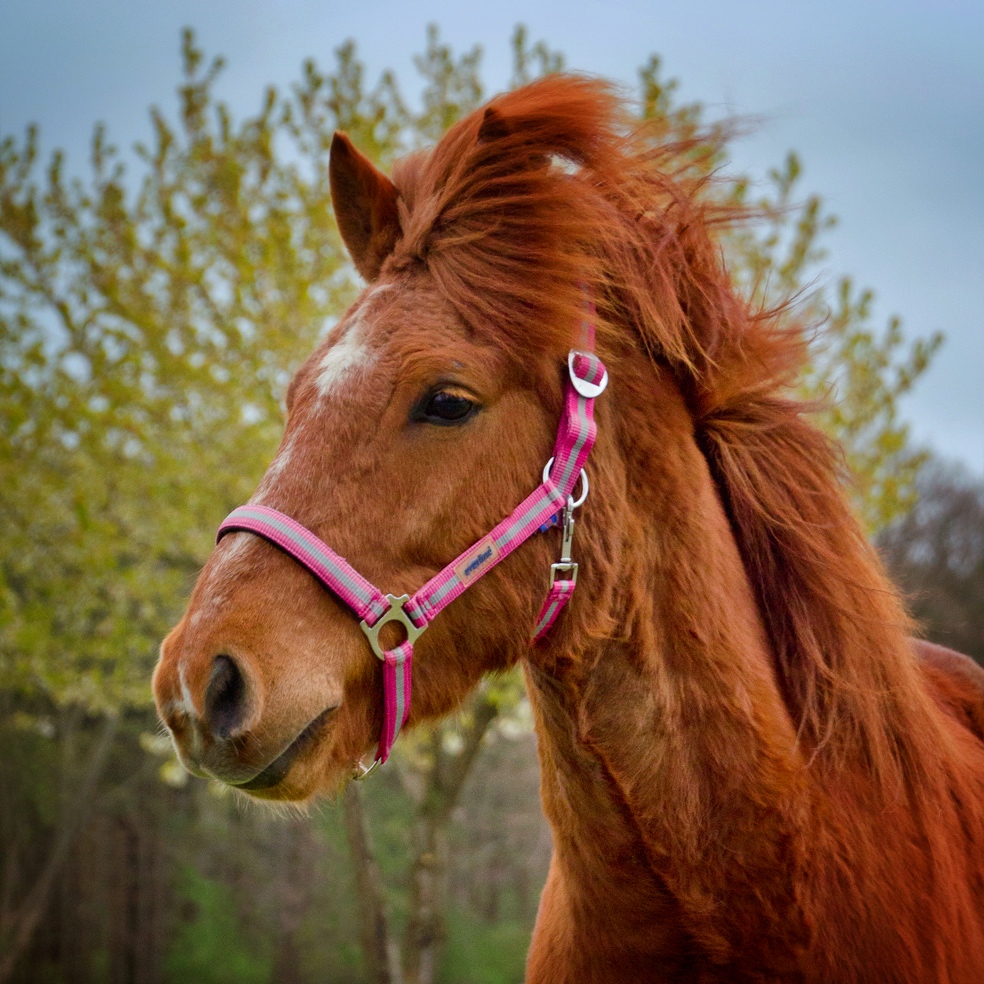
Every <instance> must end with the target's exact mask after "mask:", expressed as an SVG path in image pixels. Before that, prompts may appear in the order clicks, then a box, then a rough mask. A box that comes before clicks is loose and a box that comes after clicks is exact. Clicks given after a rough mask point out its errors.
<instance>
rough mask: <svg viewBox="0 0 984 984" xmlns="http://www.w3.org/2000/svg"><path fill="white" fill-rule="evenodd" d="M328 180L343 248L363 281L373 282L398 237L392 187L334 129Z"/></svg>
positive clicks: (389, 182)
mask: <svg viewBox="0 0 984 984" xmlns="http://www.w3.org/2000/svg"><path fill="white" fill-rule="evenodd" d="M328 181H329V184H330V186H331V202H332V205H333V206H334V208H335V220H336V221H337V222H338V231H339V232H340V233H341V234H342V241H343V242H344V243H345V248H346V249H347V250H348V251H349V256H351V257H352V262H353V263H354V264H355V268H356V270H358V271H359V273H361V274H362V276H363V277H364V278H365V279H366V280H368V281H372V280H375V279H376V277H378V276H379V269H380V267H381V266H382V265H383V261H384V260H385V259H386V257H387V256H389V255H390V253H392V252H393V247H394V246H395V245H396V240H397V239H398V238H399V236H400V217H399V213H398V211H397V206H396V199H397V193H396V186H395V185H394V184H393V182H392V181H390V179H389V178H387V177H386V175H385V174H383V172H382V171H380V170H379V169H378V168H376V167H375V166H374V165H373V163H372V161H370V160H369V158H368V157H366V156H365V155H364V154H360V153H359V151H358V150H356V149H355V146H354V145H353V144H352V141H351V140H349V138H348V137H347V136H345V134H344V133H341V132H339V131H337V130H336V131H335V136H334V137H333V138H332V141H331V157H330V160H329V164H328Z"/></svg>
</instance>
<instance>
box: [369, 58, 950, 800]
mask: <svg viewBox="0 0 984 984" xmlns="http://www.w3.org/2000/svg"><path fill="white" fill-rule="evenodd" d="M719 149H720V143H719V141H717V142H716V141H715V139H714V138H713V135H712V136H709V135H708V134H701V133H697V134H694V135H693V137H692V138H689V139H686V140H673V139H671V135H670V133H669V130H668V128H667V127H666V125H665V124H663V125H661V124H660V123H659V122H655V123H653V124H649V125H644V124H641V123H640V121H639V120H638V118H634V117H632V116H631V115H630V114H629V111H628V110H627V108H626V104H625V102H624V100H623V99H621V98H620V96H619V94H618V93H617V91H616V90H615V89H613V88H612V87H611V86H610V85H608V84H606V83H604V82H602V81H599V80H596V79H592V78H586V77H582V76H576V75H554V76H549V77H546V78H544V79H541V80H539V81H537V82H535V83H533V84H531V85H528V86H526V87H524V88H523V89H520V90H517V91H515V92H512V93H509V94H507V95H503V96H500V97H498V98H496V99H495V100H493V101H492V103H491V104H490V106H489V108H487V109H485V110H484V111H478V112H476V113H473V114H472V115H470V116H468V117H466V118H464V119H462V120H461V121H460V122H459V123H457V124H456V125H455V126H454V127H453V128H452V129H451V130H450V131H449V133H448V134H447V135H446V136H445V137H444V138H443V139H442V140H441V142H440V143H439V144H438V145H437V146H436V148H434V149H433V150H432V151H429V152H418V153H415V154H412V155H410V156H409V157H407V158H405V159H404V160H402V161H401V162H399V163H398V164H397V166H396V168H395V171H394V176H393V179H394V183H395V184H396V186H397V189H398V191H399V195H400V199H399V209H400V223H401V238H400V240H399V241H398V243H397V246H396V249H395V252H394V253H393V255H392V256H391V257H390V259H389V260H388V261H387V263H388V265H389V268H390V269H392V270H407V271H412V270H413V269H414V268H415V267H417V266H420V265H425V266H426V268H427V270H428V271H429V273H430V274H431V275H432V276H433V277H434V278H435V280H436V282H437V284H438V285H439V287H440V289H441V290H442V292H443V294H444V296H445V297H446V298H447V299H448V300H449V301H450V302H451V303H452V304H453V305H454V306H455V307H456V309H457V311H458V313H459V315H460V317H461V318H462V319H463V321H464V322H465V324H466V325H468V326H469V327H470V329H471V330H472V331H474V332H476V333H478V334H485V335H489V336H490V337H492V336H493V335H494V337H495V339H496V340H497V343H498V344H504V345H506V346H508V347H510V348H511V349H512V350H513V351H514V352H516V353H518V354H522V352H523V351H524V349H526V348H527V347H530V348H535V349H536V350H537V351H540V352H542V351H543V350H544V349H546V350H547V351H554V350H556V352H557V353H558V355H562V354H563V353H566V351H567V349H568V347H569V346H570V345H571V344H572V340H573V339H574V338H575V337H576V335H575V332H576V329H577V326H578V325H579V323H580V320H581V318H582V315H583V308H582V304H583V298H582V293H581V291H580V290H578V289H577V287H578V285H585V286H587V287H588V289H590V291H591V292H592V294H593V296H594V297H595V298H596V299H597V301H598V310H599V316H600V317H599V325H598V331H599V347H600V348H601V349H602V351H612V352H620V351H625V349H626V348H627V346H629V345H630V344H633V345H635V344H641V346H642V347H643V349H644V350H645V351H646V352H647V353H648V355H649V357H650V358H651V359H652V360H653V362H654V363H655V364H657V365H658V366H660V367H665V368H668V369H669V371H671V372H672V373H673V375H674V377H675V379H676V381H677V384H678V386H679V387H680V389H681V391H682V393H683V395H684V397H685V399H686V400H687V403H688V406H689V408H690V411H691V414H692V416H693V420H694V425H695V433H696V436H697V440H698V443H699V446H700V448H701V450H702V451H703V454H704V456H705V457H706V460H707V462H708V464H709V467H710V470H711V474H712V476H713V479H714V481H715V482H716V484H717V487H718V491H719V494H720V496H721V499H722V501H723V503H724V506H725V509H726V511H727V513H728V515H729V518H730V522H731V525H732V529H733V533H734V536H735V538H736V541H737V544H738V548H739V550H740V553H741V556H742V558H743V561H744V564H745V568H746V571H747V574H748V577H749V580H750V582H751V584H752V586H753V589H754V591H755V593H756V595H757V601H758V604H759V608H760V612H761V617H762V619H763V622H764V625H765V629H766V633H767V636H768V639H769V641H770V643H771V647H772V651H773V658H774V660H775V666H776V672H777V677H778V680H779V684H780V687H781V689H782V691H783V695H784V699H785V700H786V702H787V706H788V707H789V710H790V714H791V715H792V718H793V721H794V722H795V723H796V724H797V726H798V728H799V733H800V740H801V741H802V742H804V743H806V745H807V746H808V747H809V748H810V749H811V751H812V754H813V755H814V756H815V758H816V759H818V760H819V761H821V762H828V763H831V764H834V765H837V764H847V763H859V764H861V765H862V766H863V767H864V768H865V769H866V770H867V771H870V773H871V774H873V775H874V776H875V777H876V778H878V779H880V780H882V781H883V782H884V783H885V786H884V787H883V788H886V789H887V788H888V787H889V786H891V787H892V788H893V789H894V790H895V791H898V788H899V785H900V784H902V785H904V786H905V787H907V788H908V789H909V790H912V789H913V788H920V787H925V786H928V787H933V791H931V790H930V789H928V788H927V789H926V793H927V795H931V796H935V795H938V794H939V792H940V790H941V786H940V784H939V782H933V781H932V780H930V781H929V782H928V783H927V782H926V778H927V776H926V770H927V769H928V770H930V771H933V766H931V765H930V763H931V762H934V761H937V762H938V761H940V759H939V751H938V748H939V747H943V746H945V745H946V743H947V738H946V735H945V733H944V730H943V727H942V725H941V724H940V723H939V719H938V716H937V715H936V714H935V713H934V711H933V710H932V707H931V703H930V700H931V699H930V697H929V696H928V695H927V694H926V692H925V689H924V687H923V686H922V684H921V680H920V674H919V669H918V667H917V665H916V662H915V659H914V656H913V655H912V652H911V650H910V646H909V642H908V640H907V632H908V630H909V626H910V623H909V620H908V617H907V616H906V614H905V611H904V609H903V607H902V605H901V603H900V602H899V600H898V595H897V593H896V592H895V590H894V589H893V587H892V586H891V584H890V583H889V581H888V579H887V577H886V575H885V573H884V571H883V569H882V567H881V564H880V562H879V561H878V558H877V556H876V555H875V553H874V551H873V550H872V548H871V547H870V545H869V544H868V542H867V540H866V537H865V535H864V533H863V532H862V530H861V528H860V526H859V524H858V521H857V520H856V518H855V517H854V515H853V514H852V512H851V509H850V507H849V505H848V503H847V500H846V497H845V495H844V493H843V491H842V483H841V478H842V477H843V476H842V475H841V456H840V454H839V452H838V450H837V449H836V447H835V446H833V445H832V444H831V442H830V441H828V439H827V438H826V437H824V435H823V434H822V433H821V432H820V431H819V430H818V429H817V428H816V427H815V425H814V424H813V423H812V422H811V421H810V420H809V418H808V411H809V407H807V406H805V405H804V404H802V403H801V402H799V401H797V400H796V399H795V398H794V397H793V395H792V394H791V392H790V386H791V384H792V382H793V381H794V379H795V376H796V373H797V372H798V370H799V368H800V366H801V365H802V363H803V360H804V358H805V357H806V355H807V345H806V342H805V341H804V339H805V334H806V333H805V332H804V330H803V327H802V326H801V325H797V324H796V323H795V319H794V318H793V317H792V316H791V315H790V314H789V312H788V310H786V309H779V310H771V311H769V310H758V309H756V308H755V307H754V306H753V305H752V304H751V302H750V301H749V300H747V299H746V298H745V297H743V296H742V295H741V294H740V292H739V291H738V290H737V289H736V287H735V285H734V284H733V282H732V280H731V277H730V276H729V274H728V271H727V269H726V267H725V263H724V260H723V258H722V252H721V246H720V242H719V238H718V236H717V234H718V231H719V230H721V229H722V228H725V227H727V226H729V225H733V224H734V223H736V222H744V221H747V220H748V219H749V218H751V217H752V215H751V210H750V209H748V208H747V207H746V206H743V205H741V204H735V203H734V202H733V201H728V200H727V199H726V196H725V195H723V194H721V193H719V191H718V190H717V185H716V184H715V182H714V180H713V179H712V178H709V177H708V174H709V171H710V167H709V166H708V164H709V163H710V162H711V161H712V160H713V159H714V158H713V155H715V154H716V153H717V152H718V151H719ZM385 269H386V268H385V267H384V270H385ZM632 338H634V339H636V340H637V342H631V339H632ZM934 746H935V747H937V751H936V752H935V753H934V752H933V751H932V749H933V747H934ZM936 777H937V779H938V780H940V781H942V776H941V774H940V773H938V772H937V774H936Z"/></svg>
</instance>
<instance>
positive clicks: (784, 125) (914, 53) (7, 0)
mask: <svg viewBox="0 0 984 984" xmlns="http://www.w3.org/2000/svg"><path fill="white" fill-rule="evenodd" d="M432 22H433V23H436V24H437V25H438V26H439V28H440V31H441V36H442V39H443V40H445V41H446V42H448V43H450V44H451V46H452V47H453V48H454V50H455V51H456V52H458V53H461V52H463V51H465V50H467V49H470V48H471V47H472V46H473V45H475V44H476V43H478V44H480V45H481V46H482V49H483V61H482V65H483V75H484V78H485V80H486V86H487V91H488V92H489V94H491V93H493V92H495V91H497V90H499V89H502V88H503V87H504V86H505V85H506V82H507V80H508V78H509V75H510V71H511V53H510V46H509V39H510V37H511V35H512V32H513V29H514V27H515V25H516V24H518V23H523V24H526V25H527V27H528V28H529V31H530V35H531V38H532V39H533V40H539V39H542V40H545V41H546V42H547V43H548V44H549V46H550V47H551V48H553V49H556V50H560V51H562V52H563V53H564V55H565V57H566V64H567V67H569V68H572V69H577V70H581V71H586V72H590V73H594V74H599V75H603V76H606V77H608V78H612V79H615V80H619V81H621V82H623V83H625V84H627V85H629V86H633V85H635V83H636V82H637V72H638V68H639V67H640V66H641V65H642V64H644V63H645V62H646V61H647V59H648V57H649V55H650V54H652V53H658V54H659V55H660V56H661V58H662V60H663V65H664V70H665V73H666V74H667V75H669V76H673V77H676V78H678V79H679V81H680V89H679V95H680V98H681V99H683V100H685V101H692V100H699V101H701V102H703V103H704V104H705V105H706V106H707V108H708V112H709V114H710V115H712V116H723V115H726V114H734V113H737V114H742V115H747V116H752V117H755V118H756V119H758V120H759V121H760V122H759V125H758V127H757V128H756V130H755V132H754V133H752V134H751V135H750V136H748V137H745V138H744V139H743V140H742V141H741V142H740V143H739V144H737V145H736V146H735V147H734V157H733V165H732V166H733V168H734V170H736V171H743V172H748V173H750V174H752V175H753V176H757V177H759V178H763V179H764V176H765V175H766V174H767V172H768V170H769V168H771V167H774V166H776V165H778V164H780V163H781V162H782V161H783V159H784V158H785V155H786V153H787V151H789V150H791V149H793V150H796V152H797V153H798V154H799V155H800V157H801V160H802V162H803V164H804V168H805V173H804V178H803V181H802V190H803V193H804V194H807V193H811V192H817V193H819V194H820V195H822V196H823V198H824V200H825V202H826V203H827V206H828V208H829V209H830V210H831V211H833V212H834V213H836V214H837V215H838V216H839V218H840V223H839V225H838V227H837V228H836V229H834V230H833V231H832V232H831V233H829V234H828V236H827V240H826V245H827V248H828V251H829V256H828V258H827V260H826V261H825V263H824V266H823V269H822V271H821V272H820V276H821V278H822V279H823V280H825V281H829V282H833V281H834V280H836V279H837V278H838V277H839V276H840V275H841V274H844V273H848V274H850V275H851V276H852V277H853V278H854V279H855V281H856V282H857V283H859V284H860V285H864V286H869V287H871V288H872V289H873V290H874V291H875V294H876V303H875V316H876V318H875V323H876V324H877V325H879V326H881V325H883V324H884V323H885V322H886V321H887V319H888V317H889V316H890V315H893V314H898V315H900V316H901V317H902V319H903V323H904V326H905V329H906V332H907V333H908V334H909V335H910V336H911V337H916V336H925V335H928V334H930V333H931V332H933V331H936V330H941V331H943V332H944V333H945V335H946V343H945V345H944V347H943V349H942V350H941V351H940V353H939V354H938V355H937V357H936V359H935V360H934V363H933V365H932V366H931V368H930V370H929V371H928V373H927V374H926V376H925V377H924V378H923V379H922V380H921V381H920V382H919V384H918V386H917V389H916V390H915V392H914V393H913V394H911V396H909V397H908V398H907V399H906V401H905V402H904V404H903V406H902V414H903V416H904V417H905V418H906V419H908V420H909V421H910V422H911V423H912V430H913V434H914V437H915V439H916V440H917V441H918V442H919V443H923V444H926V445H930V446H932V447H933V448H935V449H936V450H938V451H939V452H941V453H942V454H944V455H947V456H950V457H955V458H958V459H960V460H962V461H963V462H964V463H965V464H967V465H968V467H970V468H971V469H972V470H973V471H975V472H977V473H978V474H981V473H982V472H984V3H981V2H980V0H935V2H933V3H930V2H928V0H923V2H915V0H893V2H890V3H889V2H881V0H824V2H817V0H743V2H741V3H737V2H732V3H730V4H724V3H722V2H720V0H707V2H699V0H689V2H682V0H666V2H659V0H649V2H642V0H608V2H605V3H600V2H589V0H565V2H559V0H542V2H538V0H526V2H517V0H495V2H494V3H481V4H474V3H466V2H464V0H454V2H451V0H420V2H409V0H349V2H347V3H344V4H342V3H339V2H337V0H323V2H321V3H315V2H312V0H277V2H273V0H195V2H188V0H167V2H166V3H165V2H161V0H154V2H151V0H0V135H3V136H6V135H11V134H13V135H18V136H19V135H21V134H22V133H23V130H24V127H25V126H26V125H27V124H28V123H29V122H32V121H33V122H37V123H39V124H40V127H41V136H42V146H43V147H44V148H45V149H47V150H50V149H52V148H54V147H63V148H65V149H66V150H67V151H68V155H69V156H68V167H69V170H70V171H73V170H75V171H83V170H84V168H85V166H86V161H87V146H88V140H89V136H90V134H91V131H92V125H93V123H94V122H95V121H97V120H101V121H104V122H105V123H106V124H107V125H108V127H109V133H110V136H111V137H112V138H113V140H114V142H116V143H117V144H118V145H120V146H121V147H129V146H131V145H132V144H133V143H134V142H136V141H137V140H139V139H142V138H146V137H148V136H149V132H150V129H149V124H148V116H147V109H148V107H149V106H150V105H151V104H157V105H159V106H161V107H162V108H163V109H165V110H166V111H173V110H174V109H175V107H176V101H175V86H176V84H177V82H178V78H179V35H180V31H181V28H182V27H184V26H186V25H188V26H192V27H193V28H194V29H195V31H196V34H197V36H198V39H199V42H200V43H201V44H202V45H203V46H204V48H205V50H206V51H207V52H208V53H210V54H213V53H214V54H223V55H224V56H225V57H226V58H227V60H228V68H227V70H226V71H225V73H224V75H223V77H222V81H221V84H220V86H219V94H220V96H222V97H223V98H225V99H226V100H227V101H228V102H229V103H230V104H231V105H232V107H233V108H234V109H235V110H236V111H238V112H241V113H248V112H251V111H254V110H255V109H256V108H258V105H259V101H260V97H261V94H262V92H263V89H264V87H265V86H266V85H268V84H270V83H273V84H276V85H278V86H281V87H284V86H287V85H289V84H290V83H291V82H292V81H294V80H296V79H297V78H298V77H299V74H300V66H301V63H302V62H303V61H304V60H305V59H306V58H309V57H310V58H314V59H315V61H316V62H317V63H319V64H320V65H321V66H323V67H329V66H330V65H332V64H333V58H334V55H333V53H334V51H335V49H336V48H337V47H338V46H339V45H340V44H341V43H342V42H343V41H345V40H346V39H349V38H352V39H354V40H355V42H356V44H357V47H358V52H359V54H360V57H361V58H362V59H363V60H364V61H365V62H366V65H367V69H368V76H369V81H370V82H371V81H374V80H375V79H376V77H378V74H379V73H380V72H381V71H382V70H383V69H385V68H392V69H395V71H396V72H397V75H398V77H399V78H400V79H401V80H402V82H403V86H404V88H405V89H406V90H409V91H410V92H412V91H413V90H414V85H415V82H416V77H415V75H414V71H413V55H414V54H416V53H419V52H420V51H421V50H422V49H423V47H424V43H425V33H426V26H427V24H429V23H432Z"/></svg>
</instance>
